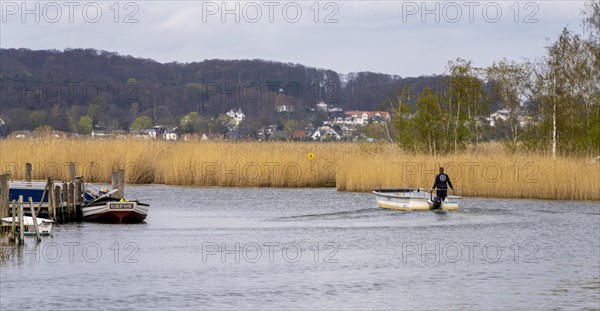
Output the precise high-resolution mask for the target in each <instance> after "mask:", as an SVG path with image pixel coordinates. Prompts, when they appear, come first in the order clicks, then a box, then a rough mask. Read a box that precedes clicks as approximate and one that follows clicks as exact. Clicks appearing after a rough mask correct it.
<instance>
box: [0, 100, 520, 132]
mask: <svg viewBox="0 0 600 311" xmlns="http://www.w3.org/2000/svg"><path fill="white" fill-rule="evenodd" d="M275 109H276V110H277V111H278V112H287V111H290V110H291V109H293V106H283V105H277V106H276V108H275ZM315 110H317V111H322V112H326V113H327V114H328V116H329V118H328V120H327V121H324V122H322V125H321V126H318V127H314V126H312V125H311V124H309V125H308V126H306V127H305V128H304V129H301V130H293V131H288V130H284V129H280V128H278V126H277V125H276V124H272V125H268V126H264V127H263V128H261V129H259V130H258V133H257V135H255V137H252V135H249V134H248V133H244V132H243V131H241V130H240V125H241V124H242V123H243V121H244V120H245V119H246V115H245V114H244V112H243V111H242V109H241V108H239V109H235V110H230V111H228V112H227V113H226V114H225V115H224V116H222V117H223V118H222V120H225V121H224V123H225V124H224V125H225V126H226V127H227V129H228V131H227V133H225V134H223V133H210V132H206V133H183V131H182V130H181V127H167V126H160V125H157V126H153V127H151V128H143V129H136V130H132V129H130V130H129V131H124V130H112V131H109V130H106V129H103V128H98V127H96V128H94V129H93V130H92V132H91V134H90V135H81V134H77V133H69V132H63V131H55V130H51V131H50V132H49V133H37V132H36V131H26V130H21V131H14V132H11V133H7V131H6V126H5V122H4V121H3V120H2V119H0V138H7V137H13V138H20V139H24V138H35V137H38V136H40V135H42V134H44V135H48V134H49V135H50V136H51V137H54V138H67V137H82V136H87V137H91V138H97V139H105V138H137V139H160V140H167V141H176V140H182V141H231V140H233V141H238V140H251V141H272V140H278V141H368V142H374V141H382V140H385V138H384V137H369V135H368V133H366V132H365V131H364V129H365V127H366V126H367V125H371V126H373V125H374V126H377V127H378V128H384V127H386V126H391V124H390V121H391V116H390V113H388V112H387V111H356V110H353V111H344V110H342V109H341V108H339V107H334V106H331V105H329V106H328V105H327V104H325V103H324V102H319V103H318V104H316V107H315ZM508 118H509V111H508V110H507V109H500V110H498V111H496V112H494V113H492V114H491V115H490V116H489V117H487V118H486V121H487V123H488V124H489V126H490V127H494V126H496V125H497V123H498V122H503V121H506V120H507V119H508ZM181 122H182V124H185V122H186V117H185V116H184V117H183V118H182V120H181ZM519 123H520V126H525V125H526V123H527V121H525V120H519ZM390 130H391V129H390ZM373 136H378V135H373Z"/></svg>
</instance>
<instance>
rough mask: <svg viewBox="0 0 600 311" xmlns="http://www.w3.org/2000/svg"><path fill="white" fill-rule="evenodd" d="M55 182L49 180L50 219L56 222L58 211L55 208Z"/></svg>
mask: <svg viewBox="0 0 600 311" xmlns="http://www.w3.org/2000/svg"><path fill="white" fill-rule="evenodd" d="M53 185H54V181H53V180H52V177H50V178H48V218H50V219H52V220H54V221H56V209H55V206H54V186H53Z"/></svg>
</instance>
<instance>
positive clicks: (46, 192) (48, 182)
mask: <svg viewBox="0 0 600 311" xmlns="http://www.w3.org/2000/svg"><path fill="white" fill-rule="evenodd" d="M50 187H52V180H51V179H50V178H48V181H47V182H46V187H44V192H42V198H41V199H40V203H39V205H38V208H37V211H36V212H35V215H36V216H37V215H38V214H39V213H40V211H41V210H42V204H43V203H44V198H46V197H47V196H46V194H49V193H50V191H48V189H49V188H50ZM48 215H50V197H48Z"/></svg>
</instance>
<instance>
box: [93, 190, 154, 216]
mask: <svg viewBox="0 0 600 311" xmlns="http://www.w3.org/2000/svg"><path fill="white" fill-rule="evenodd" d="M113 192H114V190H113V191H111V192H109V193H107V194H105V195H102V196H100V197H98V198H96V199H94V200H92V201H90V202H87V203H84V204H82V205H81V214H82V218H83V220H84V221H94V222H105V223H141V222H144V220H145V219H146V216H147V215H148V208H150V205H149V204H147V203H142V202H140V201H138V200H131V201H129V200H125V199H119V198H114V197H111V196H110V195H111V194H112V193H113Z"/></svg>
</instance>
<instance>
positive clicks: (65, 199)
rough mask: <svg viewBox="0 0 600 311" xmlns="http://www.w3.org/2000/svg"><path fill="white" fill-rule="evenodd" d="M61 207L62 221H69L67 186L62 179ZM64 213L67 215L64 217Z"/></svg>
mask: <svg viewBox="0 0 600 311" xmlns="http://www.w3.org/2000/svg"><path fill="white" fill-rule="evenodd" d="M61 190H62V208H63V222H68V221H69V219H68V218H69V212H70V210H69V186H67V183H66V182H64V181H63V183H62V189H61ZM65 214H66V215H67V217H66V218H65Z"/></svg>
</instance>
